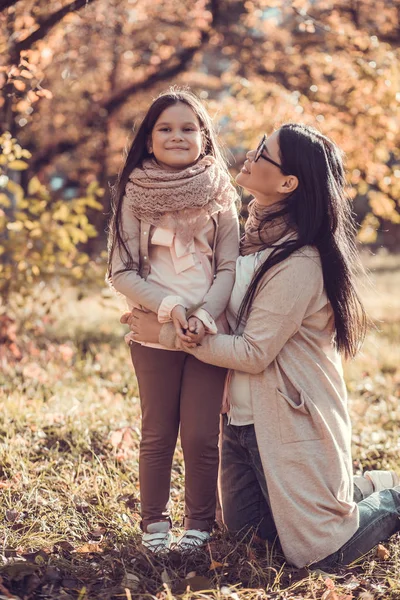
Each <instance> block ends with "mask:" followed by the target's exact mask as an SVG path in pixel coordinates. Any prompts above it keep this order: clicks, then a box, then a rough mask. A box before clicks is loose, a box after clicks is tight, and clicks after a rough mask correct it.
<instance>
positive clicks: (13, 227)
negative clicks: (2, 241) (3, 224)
mask: <svg viewBox="0 0 400 600" xmlns="http://www.w3.org/2000/svg"><path fill="white" fill-rule="evenodd" d="M23 228H24V224H23V223H21V221H15V222H14V223H7V229H8V230H9V231H22V230H23Z"/></svg>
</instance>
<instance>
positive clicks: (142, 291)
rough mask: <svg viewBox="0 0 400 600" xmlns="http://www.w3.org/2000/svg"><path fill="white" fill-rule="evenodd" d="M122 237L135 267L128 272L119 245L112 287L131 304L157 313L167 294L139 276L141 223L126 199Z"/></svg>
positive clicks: (115, 256) (112, 269) (114, 262)
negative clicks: (139, 305) (133, 303)
mask: <svg viewBox="0 0 400 600" xmlns="http://www.w3.org/2000/svg"><path fill="white" fill-rule="evenodd" d="M121 235H122V237H123V239H124V241H125V243H126V245H127V246H128V248H129V250H130V253H131V256H132V258H133V266H132V269H129V270H128V271H127V270H126V267H125V265H124V261H123V259H124V258H125V259H126V252H125V251H124V249H123V248H122V247H120V246H118V245H117V246H116V247H115V248H114V252H113V256H112V263H111V281H112V285H113V286H114V288H115V289H116V290H117V291H118V292H120V293H121V294H123V295H124V296H125V297H126V298H128V300H130V301H131V302H135V303H136V304H141V305H142V306H143V307H145V308H147V309H148V310H151V311H152V312H155V313H157V312H158V308H159V306H160V304H161V302H162V301H163V300H164V298H165V297H166V296H167V294H166V293H165V292H163V291H162V290H160V289H158V288H157V286H155V285H153V284H151V283H148V282H147V281H146V280H145V279H143V277H141V276H140V275H139V243H140V222H139V219H137V218H136V217H135V215H134V214H133V212H132V211H131V210H129V208H128V206H127V204H126V202H125V198H124V199H123V201H122V209H121Z"/></svg>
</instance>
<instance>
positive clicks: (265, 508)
mask: <svg viewBox="0 0 400 600" xmlns="http://www.w3.org/2000/svg"><path fill="white" fill-rule="evenodd" d="M221 489H222V494H221V501H222V508H223V514H224V521H225V525H226V527H227V528H228V530H229V531H230V532H232V533H234V534H236V535H239V536H243V537H247V536H248V535H252V534H253V535H254V534H255V535H257V536H258V537H260V538H262V539H264V540H267V541H269V542H275V541H276V540H277V538H278V534H277V531H276V527H275V523H274V519H273V516H272V512H271V508H270V503H269V496H268V486H267V482H266V480H265V475H264V470H263V468H262V464H261V457H260V453H259V451H258V446H257V439H256V435H255V431H254V425H243V426H236V425H228V419H227V417H226V415H224V418H223V432H222V456H221ZM354 500H355V501H356V502H357V504H358V510H359V515H360V525H359V528H358V530H357V531H356V533H355V534H354V535H353V536H352V537H351V538H350V539H349V540H348V541H347V542H346V543H345V544H344V545H343V546H342V547H341V548H339V550H338V551H337V552H334V553H333V554H331V555H329V556H327V557H326V558H324V559H323V560H321V561H319V562H318V563H314V564H313V565H312V567H313V568H320V569H329V568H333V567H336V566H340V565H346V564H349V563H351V562H352V561H354V560H355V559H357V558H359V557H360V556H362V555H363V554H365V553H366V552H368V551H369V550H371V549H372V548H373V547H374V546H376V545H377V544H378V543H379V542H381V541H383V540H386V539H387V538H388V537H390V536H391V535H393V534H394V533H396V532H397V531H400V486H398V487H396V488H392V489H387V490H382V491H381V492H375V493H373V494H371V495H370V496H368V497H367V498H363V495H362V492H361V490H360V489H359V488H358V487H357V486H355V488H354ZM278 541H279V540H278Z"/></svg>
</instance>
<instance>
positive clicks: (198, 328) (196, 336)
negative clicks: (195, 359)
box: [187, 316, 206, 347]
mask: <svg viewBox="0 0 400 600" xmlns="http://www.w3.org/2000/svg"><path fill="white" fill-rule="evenodd" d="M188 323H189V328H188V332H187V335H188V336H189V337H190V338H191V341H192V342H194V343H196V345H197V344H201V342H202V341H203V339H204V336H205V334H206V329H205V327H204V324H203V322H202V321H200V319H199V318H198V317H194V316H193V317H189V319H188ZM190 347H192V346H190Z"/></svg>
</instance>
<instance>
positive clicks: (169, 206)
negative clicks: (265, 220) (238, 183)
mask: <svg viewBox="0 0 400 600" xmlns="http://www.w3.org/2000/svg"><path fill="white" fill-rule="evenodd" d="M125 198H126V200H127V201H128V203H129V207H130V209H131V210H132V212H133V214H134V215H135V216H136V217H137V218H138V219H141V220H143V221H145V222H147V223H150V224H151V225H154V226H156V227H165V228H168V229H172V230H173V231H174V232H175V233H176V236H177V238H179V239H180V240H181V241H182V242H183V243H184V244H188V243H189V242H190V241H192V240H193V237H194V235H195V234H196V233H198V232H199V231H201V230H202V229H203V228H204V226H205V225H206V223H207V221H208V219H209V218H210V216H211V215H213V214H215V213H217V212H220V211H222V212H223V211H226V210H228V209H229V208H230V207H231V206H232V204H233V203H234V202H235V200H236V198H237V193H236V190H235V188H234V187H233V185H232V184H231V182H230V178H229V175H228V174H227V173H226V172H225V171H224V170H222V169H221V168H220V167H218V165H217V162H216V160H215V158H214V157H213V156H205V157H203V158H201V159H200V160H199V161H198V162H197V163H196V164H194V165H192V166H190V167H187V168H186V169H182V171H170V170H167V169H163V168H162V167H160V166H159V165H158V164H157V162H156V161H155V160H154V159H147V160H145V161H143V164H142V165H141V167H137V168H136V169H134V170H133V171H132V173H131V175H130V177H129V181H128V183H127V185H126V188H125Z"/></svg>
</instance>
